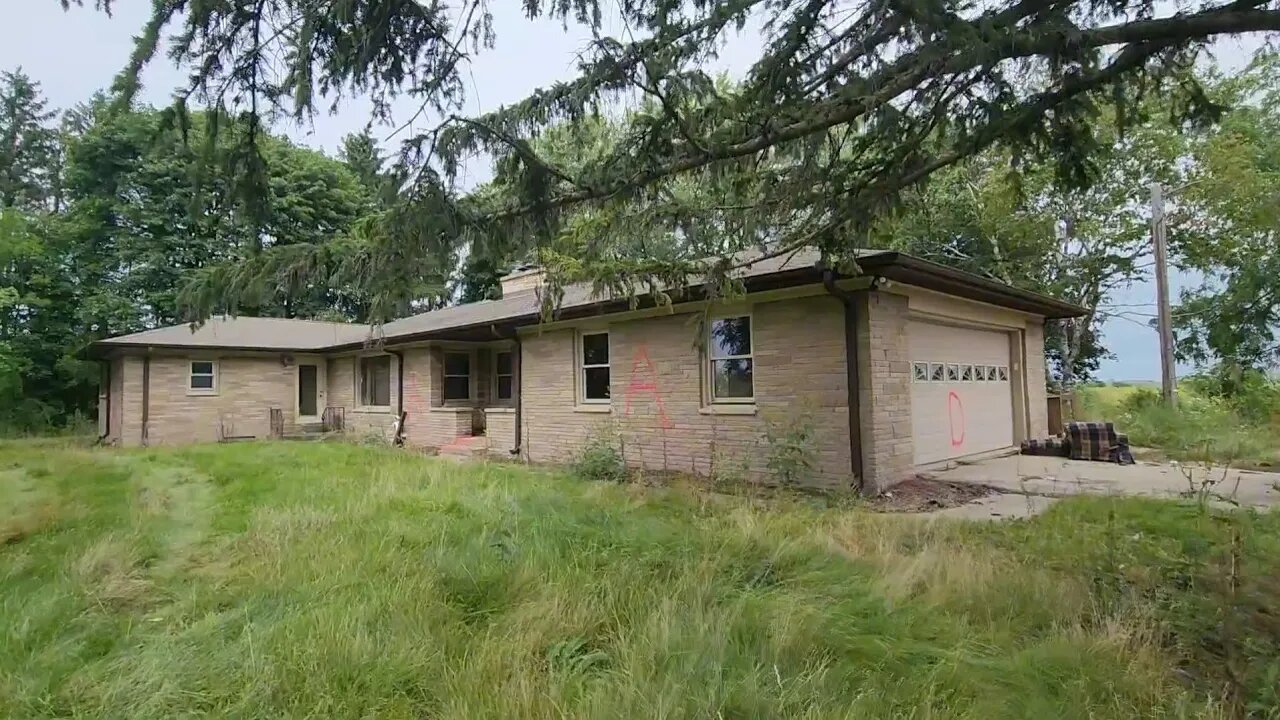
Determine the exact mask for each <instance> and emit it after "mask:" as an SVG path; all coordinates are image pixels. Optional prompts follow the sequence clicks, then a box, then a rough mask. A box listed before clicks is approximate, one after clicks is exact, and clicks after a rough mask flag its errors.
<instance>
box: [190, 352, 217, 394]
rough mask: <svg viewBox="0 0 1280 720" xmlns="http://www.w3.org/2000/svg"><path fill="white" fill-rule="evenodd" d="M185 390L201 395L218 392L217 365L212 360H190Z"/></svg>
mask: <svg viewBox="0 0 1280 720" xmlns="http://www.w3.org/2000/svg"><path fill="white" fill-rule="evenodd" d="M187 390H189V391H190V392H192V393H196V394H201V395H213V394H214V393H216V392H218V366H217V364H216V363H215V362H214V361H212V360H192V361H191V374H190V377H189V379H188V380H187Z"/></svg>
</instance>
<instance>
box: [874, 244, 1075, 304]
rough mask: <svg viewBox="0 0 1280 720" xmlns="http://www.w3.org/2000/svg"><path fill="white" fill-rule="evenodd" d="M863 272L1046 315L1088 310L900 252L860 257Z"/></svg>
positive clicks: (970, 298)
mask: <svg viewBox="0 0 1280 720" xmlns="http://www.w3.org/2000/svg"><path fill="white" fill-rule="evenodd" d="M859 264H860V265H861V266H862V269H863V272H864V273H866V274H869V275H878V276H880V277H884V278H888V279H889V280H896V281H898V282H902V283H906V284H908V285H916V286H919V287H923V288H926V289H929V290H937V291H938V292H943V293H947V294H949V295H955V296H957V297H962V298H966V299H969V300H976V301H978V302H985V303H989V304H992V305H999V306H1001V307H1007V308H1012V309H1014V310H1021V311H1022V312H1026V313H1031V314H1033V315H1042V316H1044V317H1046V318H1054V319H1057V318H1069V317H1080V316H1081V315H1085V314H1086V313H1087V312H1088V310H1086V309H1085V308H1083V307H1080V306H1079V305H1075V304H1073V303H1069V302H1065V301H1062V300H1058V299H1057V298H1053V297H1050V296H1048V295H1043V294H1041V293H1037V292H1032V291H1030V290H1023V289H1021V288H1016V287H1013V286H1011V285H1006V284H1004V283H1001V282H997V281H995V280H989V279H987V278H984V277H982V276H981V275H975V274H973V273H971V272H965V271H964V270H957V269H955V268H952V267H947V266H946V265H940V264H938V263H935V262H932V261H929V260H923V259H921V258H918V257H913V256H911V255H906V254H903V253H899V252H885V253H880V254H877V255H873V256H869V257H867V258H865V259H863V260H860V261H859Z"/></svg>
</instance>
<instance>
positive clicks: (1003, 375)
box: [996, 365, 1009, 382]
mask: <svg viewBox="0 0 1280 720" xmlns="http://www.w3.org/2000/svg"><path fill="white" fill-rule="evenodd" d="M996 373H997V377H998V378H999V381H1000V382H1007V381H1008V380H1009V368H1007V367H1005V366H1004V365H1001V366H999V367H997V368H996Z"/></svg>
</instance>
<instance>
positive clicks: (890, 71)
mask: <svg viewBox="0 0 1280 720" xmlns="http://www.w3.org/2000/svg"><path fill="white" fill-rule="evenodd" d="M1261 30H1271V31H1275V30H1280V11H1277V10H1230V11H1219V10H1210V11H1203V12H1200V13H1196V14H1193V15H1188V16H1173V17H1169V18H1162V19H1155V20H1143V21H1134V22H1128V23H1122V24H1116V25H1110V26H1104V27H1100V28H1095V29H1093V30H1080V31H1079V32H1078V33H1077V34H1074V35H1071V36H1065V35H1063V34H1060V33H1044V32H1031V31H1025V30H1016V31H1014V32H1009V31H1008V30H1007V29H1006V31H1005V32H1003V33H997V34H993V35H991V44H990V45H983V46H981V47H973V45H974V44H973V43H968V45H969V47H966V48H960V49H958V50H957V51H954V52H952V54H950V55H947V54H946V53H945V51H949V50H952V49H951V48H946V47H945V43H941V44H940V45H941V46H942V47H941V48H940V47H939V46H926V47H925V48H921V49H920V50H918V51H916V52H914V53H911V54H908V55H906V56H904V57H902V58H900V59H898V60H897V61H896V62H894V63H893V64H891V65H890V66H889V67H888V68H887V69H886V70H884V71H883V72H881V73H878V74H877V75H876V76H875V77H873V78H872V79H870V80H868V81H867V82H865V83H861V85H862V86H864V87H874V88H878V89H876V90H875V91H873V92H871V93H869V94H867V95H861V96H856V95H852V93H851V92H850V90H849V88H848V87H846V88H845V89H844V90H842V91H841V92H840V93H839V94H837V96H836V97H834V98H831V99H829V100H826V101H822V102H818V103H814V105H813V106H812V107H810V108H808V109H806V110H805V111H804V112H802V113H797V114H800V115H802V116H804V119H802V120H799V121H795V122H791V123H789V124H787V125H783V126H781V127H778V128H777V129H774V130H769V129H767V128H766V129H765V130H764V131H763V132H761V133H759V134H757V135H756V136H754V137H750V138H746V139H742V140H739V141H737V142H733V143H730V144H726V145H719V146H716V145H714V144H711V143H708V149H707V152H704V153H697V154H695V155H685V156H682V157H676V158H673V159H670V160H668V161H666V162H664V163H661V164H659V165H658V166H657V167H654V168H651V169H645V170H642V171H640V172H637V173H635V174H634V175H633V176H632V177H630V178H628V179H626V180H623V181H619V182H615V183H612V184H610V185H605V186H602V187H601V186H597V187H591V188H584V189H580V190H577V191H573V192H567V193H562V194H560V195H557V196H553V197H551V198H548V199H546V200H545V201H540V202H538V203H537V204H536V205H535V204H532V203H526V204H521V205H517V206H515V207H511V208H508V209H506V210H503V211H500V212H498V213H495V214H494V215H492V216H490V219H495V220H501V219H508V218H512V217H516V216H519V215H526V214H529V213H531V212H534V211H535V210H537V209H545V208H547V207H551V208H563V207H566V206H569V205H574V204H578V203H582V202H585V201H589V200H601V199H606V198H609V197H611V196H613V195H616V194H618V193H619V192H622V191H624V190H626V189H634V188H638V187H643V186H646V185H649V184H651V183H653V182H656V181H658V180H661V179H663V178H666V177H670V176H672V175H677V174H681V173H685V172H689V171H692V170H696V169H698V168H701V167H705V166H707V165H710V164H712V163H715V162H719V161H724V160H731V159H735V158H740V157H743V156H746V155H752V154H755V153H759V152H762V151H765V150H768V149H769V148H772V147H774V146H777V145H779V144H781V143H784V142H788V141H791V140H797V139H799V138H802V137H806V136H808V135H811V134H813V133H816V132H821V131H823V130H826V129H828V128H831V127H834V126H836V125H841V124H844V123H848V122H852V121H854V120H856V119H858V118H859V117H861V116H863V115H864V114H866V113H867V112H868V111H870V110H872V109H875V108H877V107H880V106H882V105H884V104H885V103H888V102H889V101H891V100H892V99H893V98H895V97H897V96H899V95H901V94H902V93H903V92H905V91H907V90H909V89H911V88H912V87H914V86H916V85H918V84H919V83H920V82H921V81H923V80H924V79H925V78H926V77H929V76H930V75H936V74H943V73H956V72H962V71H964V70H969V69H973V68H976V67H978V66H980V65H992V64H994V63H995V62H997V61H1003V60H1012V59H1017V58H1024V57H1029V56H1033V55H1038V54H1043V53H1047V52H1051V51H1054V50H1060V49H1064V48H1074V49H1077V50H1079V49H1090V48H1099V47H1104V46H1108V45H1117V44H1126V43H1148V42H1157V41H1167V42H1169V43H1176V42H1181V41H1187V40H1192V39H1197V38H1202V37H1209V36H1213V35H1219V34H1235V33H1242V32H1250V31H1261ZM993 48H995V50H996V52H998V56H997V57H995V58H993V57H991V52H992V49H993ZM940 49H941V50H943V51H944V52H940Z"/></svg>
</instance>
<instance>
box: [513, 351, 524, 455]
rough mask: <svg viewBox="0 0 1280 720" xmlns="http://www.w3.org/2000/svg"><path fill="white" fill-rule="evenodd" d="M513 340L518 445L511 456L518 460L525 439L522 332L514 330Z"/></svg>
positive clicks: (516, 439)
mask: <svg viewBox="0 0 1280 720" xmlns="http://www.w3.org/2000/svg"><path fill="white" fill-rule="evenodd" d="M511 339H512V340H515V343H516V348H515V353H514V354H515V359H516V376H515V385H516V387H515V396H516V437H515V441H516V443H515V446H514V447H512V448H511V454H512V455H513V456H515V457H516V458H519V457H520V452H521V447H520V444H521V442H522V440H523V439H524V437H523V435H522V434H521V432H520V427H521V425H520V415H521V412H520V410H521V408H522V407H524V381H523V378H524V353H523V352H521V350H522V348H523V347H524V346H523V345H521V344H520V332H519V331H514V330H513V331H512V338H511Z"/></svg>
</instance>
